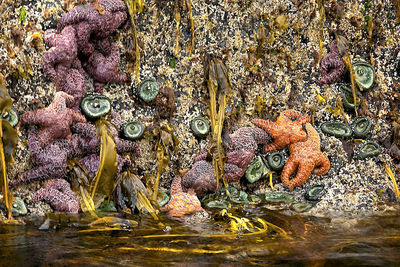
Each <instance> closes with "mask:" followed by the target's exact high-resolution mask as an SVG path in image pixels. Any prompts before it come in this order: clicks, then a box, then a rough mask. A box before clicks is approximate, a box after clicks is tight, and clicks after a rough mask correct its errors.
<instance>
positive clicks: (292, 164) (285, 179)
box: [281, 155, 299, 190]
mask: <svg viewBox="0 0 400 267" xmlns="http://www.w3.org/2000/svg"><path fill="white" fill-rule="evenodd" d="M298 166H299V161H298V160H297V159H296V158H295V157H293V156H292V155H291V156H290V157H289V159H288V161H287V162H286V164H285V167H283V170H282V173H281V181H282V183H283V184H284V185H285V186H287V187H289V189H290V188H291V182H290V181H289V178H290V175H292V174H293V173H294V172H295V171H296V169H297V167H298ZM292 189H293V188H292ZM292 189H290V190H292Z"/></svg>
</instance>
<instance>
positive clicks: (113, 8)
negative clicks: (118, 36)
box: [57, 0, 127, 56]
mask: <svg viewBox="0 0 400 267" xmlns="http://www.w3.org/2000/svg"><path fill="white" fill-rule="evenodd" d="M98 4H99V5H100V6H101V7H102V8H103V9H104V14H100V13H99V11H98V10H96V8H95V6H94V4H86V5H80V6H76V7H74V8H73V9H71V10H70V11H68V13H67V14H65V15H64V16H63V17H62V18H61V19H60V20H59V22H58V25H57V29H58V31H61V30H62V29H63V28H64V27H67V26H68V25H74V26H75V29H76V37H77V44H78V47H79V51H80V52H82V53H83V54H84V55H87V56H90V55H91V54H92V53H93V52H94V44H93V43H92V42H91V40H90V38H93V39H94V41H96V40H100V39H104V38H107V37H108V36H110V35H111V34H112V33H113V32H114V31H115V30H116V29H117V28H118V27H120V26H121V25H122V24H123V23H124V22H125V21H126V20H127V13H126V7H125V4H124V2H123V1H120V0H99V1H98Z"/></svg>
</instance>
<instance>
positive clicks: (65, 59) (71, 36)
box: [42, 26, 78, 90]
mask: <svg viewBox="0 0 400 267" xmlns="http://www.w3.org/2000/svg"><path fill="white" fill-rule="evenodd" d="M44 39H45V41H46V43H47V44H48V45H49V46H50V49H49V50H48V51H46V53H44V55H43V60H42V66H43V70H44V72H45V73H46V75H47V76H48V77H49V78H50V79H51V80H52V81H53V82H55V83H56V87H57V89H58V90H62V87H63V85H64V83H65V78H66V76H67V73H68V71H69V69H70V68H71V64H72V62H73V61H74V60H76V57H77V56H78V46H77V43H76V37H75V28H74V27H72V26H68V27H65V28H64V29H63V30H62V31H61V33H57V32H56V31H55V30H48V31H46V33H45V35H44Z"/></svg>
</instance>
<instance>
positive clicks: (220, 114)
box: [205, 56, 232, 188]
mask: <svg viewBox="0 0 400 267" xmlns="http://www.w3.org/2000/svg"><path fill="white" fill-rule="evenodd" d="M205 79H206V81H207V85H208V90H209V96H210V119H211V132H212V134H211V136H212V137H211V142H210V144H211V146H210V150H209V152H208V153H209V154H210V155H211V156H212V165H213V168H214V172H215V174H216V178H217V186H216V187H217V188H218V186H219V181H220V179H222V180H223V182H224V185H225V187H227V182H226V180H225V175H224V165H225V151H224V148H223V144H222V128H223V125H224V120H225V108H226V101H227V95H228V94H229V92H230V90H231V88H232V85H231V81H230V79H229V75H228V69H227V67H226V66H225V64H224V63H223V62H222V60H221V59H219V58H217V57H213V56H209V57H208V59H207V65H206V70H205ZM217 97H218V99H217ZM217 103H218V111H217Z"/></svg>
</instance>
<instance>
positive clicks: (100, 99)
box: [81, 94, 111, 120]
mask: <svg viewBox="0 0 400 267" xmlns="http://www.w3.org/2000/svg"><path fill="white" fill-rule="evenodd" d="M81 111H82V113H83V115H85V117H86V118H87V119H90V120H97V119H100V118H101V117H103V116H105V115H107V114H108V113H109V112H110V111H111V101H110V99H109V98H108V97H106V96H104V95H101V94H90V95H86V96H84V97H83V98H82V100H81Z"/></svg>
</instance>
